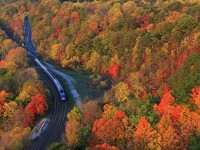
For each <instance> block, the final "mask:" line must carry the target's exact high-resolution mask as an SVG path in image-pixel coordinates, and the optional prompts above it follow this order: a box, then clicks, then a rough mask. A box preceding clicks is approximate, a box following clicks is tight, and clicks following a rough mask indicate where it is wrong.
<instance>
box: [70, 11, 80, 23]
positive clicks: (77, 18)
mask: <svg viewBox="0 0 200 150" xmlns="http://www.w3.org/2000/svg"><path fill="white" fill-rule="evenodd" d="M71 18H72V21H73V22H78V21H79V20H80V18H79V15H78V12H76V11H75V12H73V13H72V14H71Z"/></svg>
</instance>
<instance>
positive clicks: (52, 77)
mask: <svg viewBox="0 0 200 150" xmlns="http://www.w3.org/2000/svg"><path fill="white" fill-rule="evenodd" d="M35 62H36V63H37V64H38V65H39V66H40V67H41V68H42V70H43V71H44V72H45V73H46V74H47V75H48V76H49V77H50V78H51V80H52V81H53V83H54V85H55V86H56V88H57V90H58V92H59V95H60V99H61V100H62V101H63V100H66V95H65V93H64V90H63V88H62V85H61V84H60V82H59V81H58V80H57V79H56V77H55V76H54V75H53V74H52V73H51V72H49V71H48V69H47V68H46V67H45V66H44V65H43V64H42V63H41V62H40V61H39V60H38V59H37V58H35Z"/></svg>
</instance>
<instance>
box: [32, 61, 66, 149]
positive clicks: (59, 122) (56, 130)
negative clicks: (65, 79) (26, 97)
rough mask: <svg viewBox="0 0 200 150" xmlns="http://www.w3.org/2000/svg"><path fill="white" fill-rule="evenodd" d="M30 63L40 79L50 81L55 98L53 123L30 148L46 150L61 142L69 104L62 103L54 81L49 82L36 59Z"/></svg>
mask: <svg viewBox="0 0 200 150" xmlns="http://www.w3.org/2000/svg"><path fill="white" fill-rule="evenodd" d="M30 63H31V65H32V66H35V68H36V70H37V71H38V72H39V74H40V77H41V78H42V79H43V80H44V81H48V83H47V84H46V85H47V86H48V87H49V89H50V92H51V93H52V96H53V114H52V116H51V117H50V119H51V122H50V124H49V126H48V128H47V131H46V132H44V133H43V134H42V135H41V137H40V138H39V139H38V140H37V141H34V142H32V143H31V145H30V147H29V148H28V149H29V150H45V149H46V148H47V147H48V146H49V145H50V144H51V143H53V142H56V141H59V140H61V137H59V135H61V133H62V131H63V127H64V125H65V121H66V113H67V102H66V101H60V98H59V95H58V93H57V92H56V87H55V85H54V84H53V83H52V81H50V82H49V80H50V79H49V78H48V77H47V76H46V74H45V73H44V72H43V70H42V69H40V68H39V67H37V64H36V63H35V62H34V59H32V58H30Z"/></svg>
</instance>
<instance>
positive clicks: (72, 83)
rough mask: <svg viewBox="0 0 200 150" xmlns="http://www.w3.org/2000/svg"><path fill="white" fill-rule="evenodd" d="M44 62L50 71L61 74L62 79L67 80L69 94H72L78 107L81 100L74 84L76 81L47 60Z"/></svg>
mask: <svg viewBox="0 0 200 150" xmlns="http://www.w3.org/2000/svg"><path fill="white" fill-rule="evenodd" d="M44 64H45V65H46V67H47V68H49V69H50V70H51V71H52V72H54V73H55V74H57V75H59V76H61V77H62V78H63V79H65V81H67V83H68V86H69V89H70V91H71V94H72V96H73V98H74V99H75V101H76V106H78V107H80V106H81V101H80V96H79V94H78V92H77V91H76V89H75V87H74V84H76V81H75V79H74V78H72V77H70V76H68V75H66V74H65V73H63V72H61V71H58V70H56V69H54V68H53V66H52V65H50V64H48V63H47V62H44Z"/></svg>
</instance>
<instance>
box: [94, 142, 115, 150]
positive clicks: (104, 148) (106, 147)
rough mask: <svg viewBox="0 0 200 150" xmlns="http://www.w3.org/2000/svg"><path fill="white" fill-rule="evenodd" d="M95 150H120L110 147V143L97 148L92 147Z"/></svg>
mask: <svg viewBox="0 0 200 150" xmlns="http://www.w3.org/2000/svg"><path fill="white" fill-rule="evenodd" d="M91 149H93V150H118V148H117V147H115V146H110V145H109V144H108V143H103V144H101V145H96V146H95V147H92V148H91Z"/></svg>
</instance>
